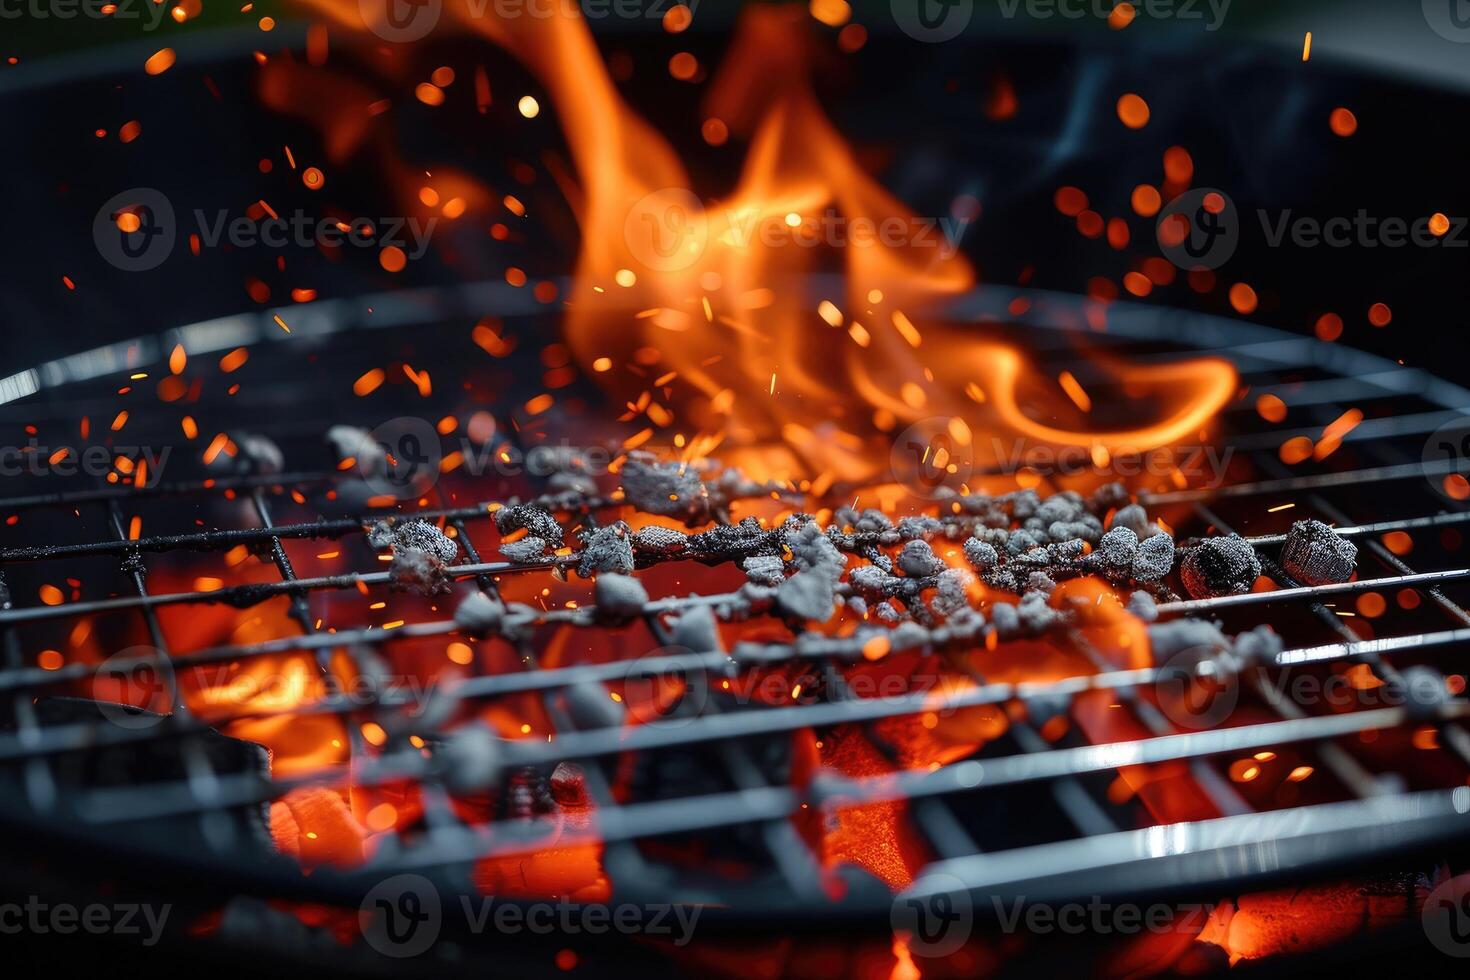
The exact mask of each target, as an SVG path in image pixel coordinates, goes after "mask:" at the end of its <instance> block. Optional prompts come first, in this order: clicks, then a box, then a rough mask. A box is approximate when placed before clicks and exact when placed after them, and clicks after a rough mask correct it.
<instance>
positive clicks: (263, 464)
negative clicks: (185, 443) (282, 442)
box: [209, 432, 286, 476]
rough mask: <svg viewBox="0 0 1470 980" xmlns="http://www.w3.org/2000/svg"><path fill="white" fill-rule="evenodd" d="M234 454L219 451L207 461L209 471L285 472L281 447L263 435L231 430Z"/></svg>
mask: <svg viewBox="0 0 1470 980" xmlns="http://www.w3.org/2000/svg"><path fill="white" fill-rule="evenodd" d="M230 441H231V442H233V443H234V444H235V455H234V456H228V455H226V454H225V453H220V454H219V455H217V456H215V457H214V459H213V460H211V461H210V463H209V471H210V472H211V473H237V474H239V475H241V476H275V475H276V474H278V473H283V472H285V469H286V457H285V455H284V454H283V453H282V452H281V448H280V447H279V446H277V445H276V444H275V443H274V442H272V441H271V440H269V439H267V438H266V437H265V436H261V435H256V434H255V433H252V432H232V433H230Z"/></svg>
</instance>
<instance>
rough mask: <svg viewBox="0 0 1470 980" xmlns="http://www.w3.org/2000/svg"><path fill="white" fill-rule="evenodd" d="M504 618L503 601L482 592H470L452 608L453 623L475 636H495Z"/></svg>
mask: <svg viewBox="0 0 1470 980" xmlns="http://www.w3.org/2000/svg"><path fill="white" fill-rule="evenodd" d="M504 620H505V603H503V602H501V601H500V600H499V599H497V598H495V597H493V596H488V595H486V594H485V593H483V592H480V591H475V592H471V593H470V594H469V595H468V596H466V597H465V599H464V601H463V602H461V603H460V604H459V608H457V609H455V610H454V625H456V626H458V627H459V628H460V629H462V630H464V631H465V632H466V633H472V634H474V635H476V636H495V635H497V634H499V632H500V624H501V623H502V622H503V621H504Z"/></svg>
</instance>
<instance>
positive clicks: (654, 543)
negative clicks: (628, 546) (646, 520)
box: [633, 524, 689, 557]
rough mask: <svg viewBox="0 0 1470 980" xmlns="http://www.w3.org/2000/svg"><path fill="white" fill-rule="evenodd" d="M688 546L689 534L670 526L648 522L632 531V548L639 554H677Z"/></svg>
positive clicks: (665, 555)
mask: <svg viewBox="0 0 1470 980" xmlns="http://www.w3.org/2000/svg"><path fill="white" fill-rule="evenodd" d="M688 546H689V535H687V534H685V533H684V532H683V531H675V530H674V529H673V528H671V527H663V526H661V525H658V524H650V525H648V526H647V527H640V528H639V529H638V530H637V531H635V532H633V550H634V551H635V552H637V553H638V554H639V555H657V556H660V557H667V556H669V555H677V554H679V553H680V552H682V551H683V550H684V549H685V548H687V547H688Z"/></svg>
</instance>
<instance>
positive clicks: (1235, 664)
mask: <svg viewBox="0 0 1470 980" xmlns="http://www.w3.org/2000/svg"><path fill="white" fill-rule="evenodd" d="M1148 642H1149V650H1150V651H1151V652H1152V654H1153V661H1154V664H1155V665H1156V666H1158V667H1161V668H1167V669H1169V670H1179V671H1184V672H1186V673H1190V672H1193V671H1194V670H1195V669H1196V668H1198V666H1199V665H1200V664H1202V663H1204V662H1206V661H1211V660H1213V661H1215V662H1216V663H1217V664H1218V665H1220V666H1221V667H1223V668H1224V669H1226V670H1228V671H1230V672H1232V673H1238V672H1239V671H1240V670H1242V669H1244V668H1246V667H1250V666H1261V665H1269V664H1270V663H1271V662H1272V660H1274V658H1275V657H1276V655H1277V654H1278V653H1280V652H1281V651H1282V649H1284V646H1283V644H1282V642H1281V637H1280V636H1278V635H1277V634H1276V631H1275V630H1273V629H1271V627H1269V626H1257V627H1255V628H1254V629H1251V630H1247V631H1246V632H1244V633H1238V634H1236V635H1235V636H1226V635H1225V633H1224V632H1222V631H1221V629H1220V627H1219V625H1218V624H1216V623H1210V622H1206V621H1204V620H1200V619H1175V620H1170V621H1168V622H1164V623H1152V624H1150V625H1149V627H1148Z"/></svg>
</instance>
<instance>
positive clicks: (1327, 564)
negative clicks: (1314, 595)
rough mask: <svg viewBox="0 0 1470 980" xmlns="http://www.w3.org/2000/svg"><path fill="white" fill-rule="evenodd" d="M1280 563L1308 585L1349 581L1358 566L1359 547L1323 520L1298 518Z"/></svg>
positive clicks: (1282, 550)
mask: <svg viewBox="0 0 1470 980" xmlns="http://www.w3.org/2000/svg"><path fill="white" fill-rule="evenodd" d="M1281 567H1282V568H1284V569H1286V572H1287V574H1289V575H1290V576H1291V577H1292V578H1294V579H1296V580H1298V581H1300V582H1304V583H1306V584H1307V585H1330V584H1333V583H1335V582H1346V581H1347V580H1348V579H1350V578H1352V577H1353V570H1354V569H1356V568H1357V567H1358V549H1357V546H1356V545H1354V544H1353V543H1352V542H1351V541H1348V540H1347V539H1346V538H1342V537H1339V536H1338V534H1337V532H1336V531H1334V530H1333V529H1332V528H1330V527H1328V526H1327V525H1326V524H1323V523H1322V522H1321V521H1317V520H1306V521H1297V522H1296V523H1295V524H1293V525H1292V526H1291V532H1290V533H1289V534H1287V536H1286V543H1285V544H1284V545H1282V548H1281Z"/></svg>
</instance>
